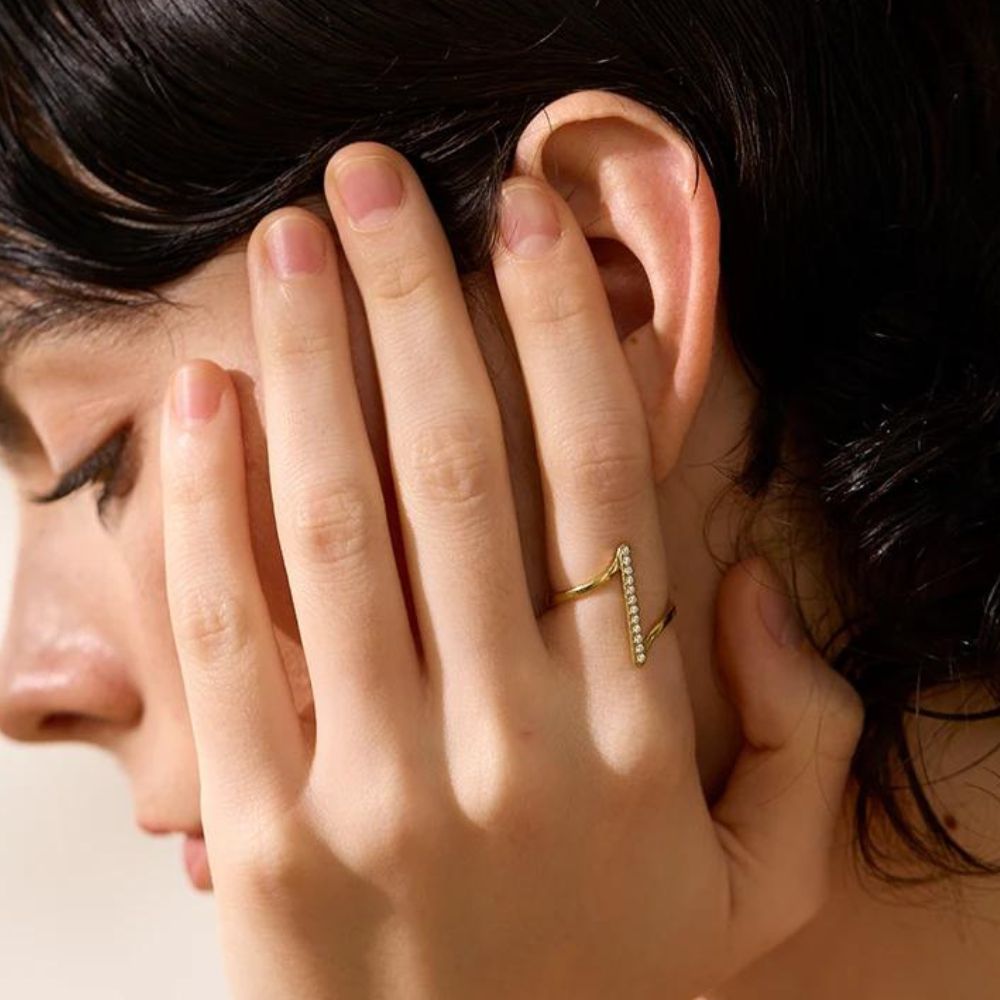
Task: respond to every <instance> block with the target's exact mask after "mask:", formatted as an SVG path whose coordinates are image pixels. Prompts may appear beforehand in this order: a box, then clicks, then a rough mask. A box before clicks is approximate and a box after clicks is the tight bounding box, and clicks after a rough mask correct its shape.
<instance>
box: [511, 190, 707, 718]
mask: <svg viewBox="0 0 1000 1000" xmlns="http://www.w3.org/2000/svg"><path fill="white" fill-rule="evenodd" d="M502 230H503V239H502V240H501V241H499V244H498V246H497V250H496V254H495V259H494V269H495V272H496V276H497V283H498V285H499V288H500V293H501V296H502V298H503V302H504V306H505V309H506V313H507V315H508V317H509V319H510V324H511V328H512V331H513V334H514V339H515V341H516V343H517V350H518V355H519V357H520V358H521V362H522V366H523V368H524V373H525V382H526V385H527V389H528V396H529V399H530V402H531V410H532V417H533V422H534V427H535V437H536V441H537V444H538V451H539V457H540V460H541V467H542V484H543V493H544V497H545V506H546V527H547V531H546V535H547V551H548V559H549V571H550V580H551V582H552V585H553V588H554V589H555V590H565V589H568V588H570V587H573V586H577V585H580V584H582V583H583V582H584V581H587V580H589V579H590V578H592V577H595V576H597V575H599V574H601V573H602V572H603V571H604V570H605V569H607V568H609V566H610V565H611V563H612V560H613V559H614V558H615V555H616V550H617V548H618V546H619V544H620V543H623V542H627V543H629V545H630V547H631V571H632V573H631V576H632V582H631V586H628V587H627V586H626V585H627V584H628V582H629V575H630V574H629V571H628V570H629V567H628V566H624V567H619V570H618V574H617V575H615V576H614V577H612V579H611V580H610V581H608V582H606V583H605V584H604V585H603V586H600V587H597V588H596V589H595V590H594V591H593V593H587V594H585V595H581V596H580V597H578V598H577V599H575V600H572V601H571V602H570V603H569V604H567V605H565V606H560V607H559V608H558V609H557V610H556V611H555V612H554V613H553V614H552V615H551V628H552V629H553V630H554V632H555V633H556V635H555V636H554V638H555V640H556V642H557V643H560V642H562V643H565V642H567V641H568V640H567V639H566V638H565V636H566V629H567V628H572V629H573V630H574V631H575V632H576V633H577V634H579V635H583V636H584V637H586V640H587V641H586V643H585V650H584V652H585V653H586V654H587V659H586V663H585V669H587V670H590V671H592V674H591V677H590V680H591V681H592V682H593V686H594V687H595V689H596V690H597V691H598V692H601V693H607V694H608V695H609V696H610V697H612V698H614V699H616V700H617V701H618V702H619V704H618V705H616V712H615V717H616V718H618V719H619V720H621V724H622V726H623V727H624V729H625V730H629V727H630V725H631V723H632V722H636V721H638V720H637V719H636V718H635V717H634V716H633V718H632V720H631V722H629V721H627V719H626V717H625V715H623V714H622V712H621V711H620V708H621V706H620V699H621V697H622V692H623V691H628V692H635V691H637V690H638V691H640V692H648V691H649V690H650V686H651V685H652V686H653V688H654V689H656V688H659V689H660V690H661V691H662V692H663V695H664V697H663V698H662V699H658V703H659V707H660V709H664V708H665V709H666V710H667V712H668V714H669V715H671V717H672V718H671V722H672V727H673V726H675V725H676V724H677V722H678V721H679V720H680V719H681V718H686V716H687V713H689V711H690V709H689V707H688V706H686V702H687V697H686V689H685V688H684V683H683V675H682V673H681V670H680V655H679V650H678V649H677V646H676V641H675V638H674V635H673V630H672V629H670V628H669V627H668V628H667V629H666V630H665V631H664V632H663V633H662V636H661V637H659V638H657V639H656V642H655V645H653V646H652V647H651V648H649V649H648V650H646V654H645V658H643V657H642V655H641V653H640V652H639V650H640V649H642V648H643V647H642V646H641V645H640V646H639V647H638V648H637V647H636V645H635V644H636V640H637V639H638V638H639V636H640V635H641V636H642V637H648V635H649V633H650V631H651V627H652V625H653V623H655V622H658V621H659V619H660V617H661V615H662V613H663V612H665V611H666V610H667V608H668V606H669V603H670V581H669V574H668V570H667V565H666V559H665V556H664V546H663V536H662V529H661V526H660V520H659V509H658V505H657V503H656V494H655V487H654V483H653V474H652V458H651V453H650V445H649V436H648V431H647V426H646V418H645V415H644V411H643V408H642V404H641V401H640V399H639V395H638V392H637V390H636V387H635V385H634V383H633V380H632V376H631V373H630V372H629V369H628V365H627V362H626V360H625V357H624V355H623V353H622V349H621V345H620V343H619V341H618V335H617V331H616V328H615V324H614V320H613V318H612V315H611V309H610V305H609V303H608V299H607V295H606V293H605V290H604V285H603V282H602V281H601V277H600V274H599V271H598V268H597V264H596V262H595V260H594V258H593V255H592V253H591V252H590V248H589V245H588V244H587V241H586V239H585V237H584V234H583V232H582V231H581V229H580V227H579V225H578V224H577V222H576V219H575V217H574V216H573V214H572V212H571V210H570V209H569V206H568V205H567V204H566V203H565V202H564V201H563V199H561V198H559V197H558V196H557V195H556V194H555V192H554V191H553V190H552V189H551V188H550V187H549V186H548V185H546V184H544V183H543V182H541V181H538V180H535V179H532V178H517V179H515V180H512V181H509V182H508V183H507V184H506V185H505V188H504V193H503V211H502ZM543 621H544V619H543ZM636 622H638V623H639V624H638V625H636ZM544 631H545V630H544V629H543V632H544ZM633 651H635V652H634V655H635V656H636V658H637V659H638V660H639V661H640V662H641V664H642V666H643V670H642V671H636V670H634V669H631V670H629V671H625V670H622V671H618V672H617V673H616V672H614V671H611V670H609V667H608V664H622V665H623V666H628V665H630V664H631V663H632V662H633V659H632V657H633ZM588 664H589V666H588ZM630 703H631V704H632V705H633V706H634V707H635V708H636V711H638V712H640V713H642V712H645V711H646V710H647V709H648V708H649V700H648V699H647V698H646V697H645V696H644V695H643V694H640V696H639V700H638V702H637V701H636V700H635V699H634V698H633V699H631V702H630ZM677 713H680V715H678V714H677ZM633 731H634V730H633Z"/></svg>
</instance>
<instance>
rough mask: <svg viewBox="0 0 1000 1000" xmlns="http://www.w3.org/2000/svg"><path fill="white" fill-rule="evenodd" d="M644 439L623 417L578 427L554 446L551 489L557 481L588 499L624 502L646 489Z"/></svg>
mask: <svg viewBox="0 0 1000 1000" xmlns="http://www.w3.org/2000/svg"><path fill="white" fill-rule="evenodd" d="M644 440H645V439H644V438H641V437H639V435H637V434H636V433H634V431H633V430H632V426H631V423H627V422H626V421H625V420H624V419H617V420H614V419H612V420H606V421H602V422H600V423H597V424H595V425H593V426H589V427H588V426H584V427H581V428H578V429H577V430H576V431H575V432H574V433H573V435H572V437H571V439H570V441H569V442H568V444H567V445H566V446H564V447H561V448H557V449H556V452H555V454H556V458H555V460H554V462H553V465H554V466H555V467H556V468H555V472H556V479H555V484H556V485H555V489H558V484H559V483H562V484H565V485H564V488H565V489H567V490H569V491H570V492H571V493H572V494H575V495H577V496H584V497H586V498H587V499H588V502H597V503H600V504H604V505H607V506H612V507H613V506H619V505H627V504H629V503H631V502H632V501H634V500H636V499H637V498H638V497H639V496H641V495H642V493H643V492H644V491H645V490H646V489H647V486H648V483H649V480H650V478H651V476H652V464H651V458H650V455H649V451H648V449H646V448H644V447H641V446H640V444H637V443H636V442H637V441H639V442H643V441H644Z"/></svg>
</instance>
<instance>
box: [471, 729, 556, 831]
mask: <svg viewBox="0 0 1000 1000" xmlns="http://www.w3.org/2000/svg"><path fill="white" fill-rule="evenodd" d="M476 759H477V760H479V761H487V762H488V763H485V764H483V763H478V764H476V765H470V768H469V771H468V773H467V774H465V775H464V777H463V779H462V780H461V782H460V787H461V795H460V798H461V802H462V812H463V814H464V815H465V817H466V819H468V820H469V821H470V822H471V823H472V824H473V825H474V826H476V827H479V828H480V829H482V830H487V831H489V832H490V833H492V834H495V835H499V836H502V837H503V838H505V839H507V840H516V841H518V842H523V843H527V842H528V841H530V840H532V839H534V838H536V837H538V836H539V835H540V834H541V832H542V829H543V826H544V824H545V822H546V803H547V802H550V801H552V789H553V788H556V787H558V782H557V781H555V780H553V779H552V778H550V776H549V775H550V770H551V766H550V763H549V761H547V760H546V759H545V758H544V756H543V755H541V754H538V753H534V752H531V751H528V750H526V749H525V748H524V747H522V746H515V745H513V744H512V742H511V740H510V739H509V738H506V737H503V736H496V737H495V738H493V739H490V740H488V741H487V740H483V739H482V738H481V743H480V752H479V753H477V754H476Z"/></svg>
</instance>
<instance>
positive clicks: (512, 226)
mask: <svg viewBox="0 0 1000 1000" xmlns="http://www.w3.org/2000/svg"><path fill="white" fill-rule="evenodd" d="M500 228H501V232H502V234H503V240H504V243H506V244H507V246H508V248H509V249H510V251H511V253H515V254H517V255H518V256H519V257H524V258H527V259H529V260H530V259H535V258H538V257H542V256H544V255H545V254H546V253H548V252H549V250H551V249H552V247H553V246H555V244H556V243H557V241H558V240H559V237H560V236H561V235H562V224H561V223H560V221H559V215H558V213H557V212H556V208H555V205H554V204H553V203H552V198H551V196H550V195H549V194H548V193H547V192H545V191H542V190H540V189H539V188H538V187H537V186H536V185H534V184H516V185H512V186H510V187H507V188H505V189H504V192H503V210H502V218H501V220H500Z"/></svg>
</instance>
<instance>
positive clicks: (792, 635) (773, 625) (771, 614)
mask: <svg viewBox="0 0 1000 1000" xmlns="http://www.w3.org/2000/svg"><path fill="white" fill-rule="evenodd" d="M783 587H784V584H783V583H781V582H780V581H779V580H778V578H777V575H774V576H773V577H772V580H771V582H770V583H768V584H766V585H765V586H764V587H763V588H761V590H760V591H759V592H758V597H757V605H758V610H759V611H760V617H761V619H762V620H763V622H764V625H765V626H766V627H767V630H768V632H770V633H771V637H772V638H773V639H774V641H775V642H776V643H777V644H778V645H779V646H785V647H790V646H801V645H802V642H803V640H804V639H805V637H806V634H805V631H804V629H803V628H802V625H801V623H800V621H799V616H798V612H797V611H796V609H795V606H794V605H793V604H792V602H791V600H790V599H789V598H788V596H787V595H786V594H785V593H784V590H783V589H782V588H783Z"/></svg>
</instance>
